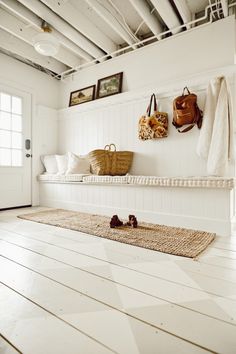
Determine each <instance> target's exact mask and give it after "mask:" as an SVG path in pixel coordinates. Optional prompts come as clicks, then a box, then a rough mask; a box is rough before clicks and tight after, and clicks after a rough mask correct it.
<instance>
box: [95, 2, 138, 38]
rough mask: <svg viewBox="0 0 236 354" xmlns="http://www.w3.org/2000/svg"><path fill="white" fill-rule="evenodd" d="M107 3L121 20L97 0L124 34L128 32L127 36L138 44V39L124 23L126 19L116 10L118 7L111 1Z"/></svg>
mask: <svg viewBox="0 0 236 354" xmlns="http://www.w3.org/2000/svg"><path fill="white" fill-rule="evenodd" d="M108 1H109V3H110V4H111V6H112V7H113V8H114V10H115V11H116V12H117V14H118V15H119V16H120V17H121V20H120V19H119V18H118V17H117V16H116V15H115V14H114V13H112V12H111V11H110V10H109V9H108V8H107V7H106V6H105V5H104V2H103V1H101V0H98V2H99V4H100V5H101V6H102V7H103V8H104V9H105V10H106V11H108V12H109V13H110V14H111V15H112V16H114V19H115V20H116V21H117V22H118V23H119V24H120V25H121V26H122V27H123V29H124V30H125V31H126V32H128V34H129V35H130V36H131V37H132V39H133V40H134V42H139V38H138V37H136V36H135V35H134V33H133V31H132V30H131V29H130V27H129V25H128V24H127V22H126V19H125V17H124V15H123V14H122V13H121V11H120V10H119V9H118V7H117V6H116V5H115V4H114V3H113V2H112V0H108Z"/></svg>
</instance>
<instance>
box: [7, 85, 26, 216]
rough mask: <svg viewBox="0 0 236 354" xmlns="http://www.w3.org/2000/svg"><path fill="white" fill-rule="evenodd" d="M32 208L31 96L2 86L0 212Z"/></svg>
mask: <svg viewBox="0 0 236 354" xmlns="http://www.w3.org/2000/svg"><path fill="white" fill-rule="evenodd" d="M27 205H31V95H30V94H28V93H25V92H21V91H18V90H15V89H14V90H13V89H7V88H6V87H4V86H0V209H5V208H14V207H19V206H27Z"/></svg>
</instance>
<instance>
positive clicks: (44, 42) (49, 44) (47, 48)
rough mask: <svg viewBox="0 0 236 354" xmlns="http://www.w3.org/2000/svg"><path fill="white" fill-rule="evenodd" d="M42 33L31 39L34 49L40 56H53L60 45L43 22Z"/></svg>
mask: <svg viewBox="0 0 236 354" xmlns="http://www.w3.org/2000/svg"><path fill="white" fill-rule="evenodd" d="M42 30H43V33H40V34H37V35H36V36H35V37H34V38H33V43H34V49H35V50H36V51H37V52H38V53H39V54H41V55H45V56H54V55H56V54H57V53H58V50H59V47H60V43H59V41H58V39H57V38H56V37H55V36H53V34H52V33H51V32H52V29H51V28H50V27H49V25H48V24H47V23H46V22H45V21H43V23H42Z"/></svg>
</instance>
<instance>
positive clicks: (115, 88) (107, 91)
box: [97, 73, 123, 98]
mask: <svg viewBox="0 0 236 354" xmlns="http://www.w3.org/2000/svg"><path fill="white" fill-rule="evenodd" d="M122 79H123V73H118V74H114V75H111V76H107V77H104V78H103V79H100V80H98V84H97V98H102V97H107V96H111V95H115V94H116V93H120V92H121V89H122Z"/></svg>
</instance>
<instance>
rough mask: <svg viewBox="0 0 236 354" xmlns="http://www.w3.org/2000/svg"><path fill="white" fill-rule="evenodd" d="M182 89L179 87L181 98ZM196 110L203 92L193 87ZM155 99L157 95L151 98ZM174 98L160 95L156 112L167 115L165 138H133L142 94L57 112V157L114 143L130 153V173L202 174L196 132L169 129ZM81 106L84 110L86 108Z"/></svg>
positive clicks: (230, 171) (143, 108)
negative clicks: (131, 160)
mask: <svg viewBox="0 0 236 354" xmlns="http://www.w3.org/2000/svg"><path fill="white" fill-rule="evenodd" d="M181 92H182V88H180V89H179V94H181ZM193 92H195V93H197V95H198V102H199V106H200V107H201V108H203V107H204V101H205V89H202V88H201V87H199V86H197V87H194V89H193ZM157 97H158V96H157ZM175 97H176V95H171V94H170V95H169V96H168V97H162V96H160V98H159V100H158V104H159V107H160V110H162V111H165V112H167V113H168V116H169V136H168V137H167V138H163V139H156V140H149V141H142V140H139V139H138V120H139V118H140V116H141V115H142V114H144V113H145V112H146V108H147V105H148V103H149V97H144V96H143V93H142V94H139V95H138V96H136V97H135V98H132V96H131V98H129V99H127V98H126V99H125V100H124V101H120V100H118V101H116V99H115V100H114V97H112V98H104V99H103V100H106V102H107V104H104V101H103V100H98V102H96V101H95V102H92V103H87V104H86V105H87V108H86V107H82V106H76V107H73V109H71V108H70V109H66V110H60V111H59V122H58V130H59V133H58V134H59V137H58V148H59V152H60V153H65V152H66V151H68V150H69V151H73V152H75V153H78V154H86V153H88V152H89V151H91V150H93V149H97V148H103V147H104V146H105V145H106V144H108V143H111V142H112V143H115V144H116V146H117V149H118V150H131V151H134V153H135V154H134V161H133V165H132V168H131V170H130V173H131V174H138V175H157V176H204V175H206V174H207V171H206V162H205V161H204V160H202V159H200V158H199V157H198V156H197V154H196V151H195V150H196V145H197V141H198V136H199V130H198V128H197V127H194V128H193V129H192V130H191V131H189V132H188V133H185V134H180V133H178V132H177V130H176V129H175V127H174V126H173V125H172V104H173V99H174V98H175ZM86 105H84V106H86ZM233 174H234V164H233V163H231V164H230V165H229V168H228V171H227V175H233Z"/></svg>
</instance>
